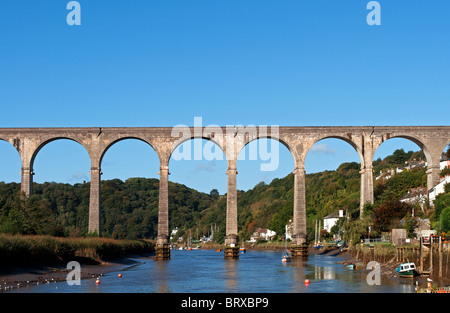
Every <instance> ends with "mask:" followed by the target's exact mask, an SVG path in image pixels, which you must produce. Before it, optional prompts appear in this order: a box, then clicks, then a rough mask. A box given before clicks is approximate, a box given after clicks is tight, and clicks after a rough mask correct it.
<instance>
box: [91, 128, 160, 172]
mask: <svg viewBox="0 0 450 313" xmlns="http://www.w3.org/2000/svg"><path fill="white" fill-rule="evenodd" d="M127 139H136V140H139V141H142V142H144V143H146V144H148V145H149V146H150V147H151V148H152V149H153V150H154V151H155V152H156V155H157V156H158V160H161V156H160V153H159V152H158V150H157V149H155V146H154V144H153V143H151V142H150V141H148V140H146V139H144V138H140V137H137V136H126V137H121V138H117V139H115V140H113V141H111V142H109V143H108V144H107V145H106V147H105V148H103V149H102V151H101V153H100V156H99V159H98V164H94V163H93V164H92V166H98V168H100V167H101V164H102V161H103V157H104V156H105V154H106V152H107V151H108V150H109V149H110V148H111V147H112V146H113V145H115V144H116V143H118V142H119V141H124V140H127Z"/></svg>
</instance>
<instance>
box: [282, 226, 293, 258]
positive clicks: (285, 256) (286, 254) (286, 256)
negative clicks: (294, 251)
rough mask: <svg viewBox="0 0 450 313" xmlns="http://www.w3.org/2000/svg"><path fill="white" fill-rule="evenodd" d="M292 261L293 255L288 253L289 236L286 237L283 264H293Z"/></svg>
mask: <svg viewBox="0 0 450 313" xmlns="http://www.w3.org/2000/svg"><path fill="white" fill-rule="evenodd" d="M286 233H287V225H286ZM291 259H292V256H291V253H290V252H288V249H287V236H286V235H285V236H284V254H283V256H282V257H281V262H283V263H287V262H291Z"/></svg>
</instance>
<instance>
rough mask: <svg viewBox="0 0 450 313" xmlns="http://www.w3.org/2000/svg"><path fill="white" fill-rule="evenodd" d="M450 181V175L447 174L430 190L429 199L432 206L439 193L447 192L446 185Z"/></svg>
mask: <svg viewBox="0 0 450 313" xmlns="http://www.w3.org/2000/svg"><path fill="white" fill-rule="evenodd" d="M449 183H450V175H446V176H445V177H444V178H442V180H441V182H440V183H439V184H437V185H436V186H434V187H433V188H431V189H430V190H428V200H429V201H430V206H433V202H434V200H435V199H436V196H437V195H440V194H441V193H444V192H445V185H447V184H449Z"/></svg>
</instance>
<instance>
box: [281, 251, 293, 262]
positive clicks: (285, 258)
mask: <svg viewBox="0 0 450 313" xmlns="http://www.w3.org/2000/svg"><path fill="white" fill-rule="evenodd" d="M291 259H292V257H291V254H290V253H288V252H286V253H285V254H283V256H282V257H281V262H283V263H287V262H291Z"/></svg>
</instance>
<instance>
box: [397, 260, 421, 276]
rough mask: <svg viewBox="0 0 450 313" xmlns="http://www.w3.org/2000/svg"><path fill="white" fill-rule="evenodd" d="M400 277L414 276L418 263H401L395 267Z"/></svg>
mask: <svg viewBox="0 0 450 313" xmlns="http://www.w3.org/2000/svg"><path fill="white" fill-rule="evenodd" d="M395 270H396V272H397V273H398V276H399V277H405V278H413V277H414V276H415V275H416V274H417V271H416V265H415V264H414V263H411V262H410V263H401V264H400V265H399V266H398V268H396V269H395Z"/></svg>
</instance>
